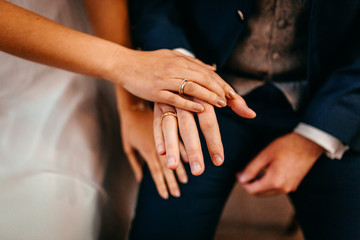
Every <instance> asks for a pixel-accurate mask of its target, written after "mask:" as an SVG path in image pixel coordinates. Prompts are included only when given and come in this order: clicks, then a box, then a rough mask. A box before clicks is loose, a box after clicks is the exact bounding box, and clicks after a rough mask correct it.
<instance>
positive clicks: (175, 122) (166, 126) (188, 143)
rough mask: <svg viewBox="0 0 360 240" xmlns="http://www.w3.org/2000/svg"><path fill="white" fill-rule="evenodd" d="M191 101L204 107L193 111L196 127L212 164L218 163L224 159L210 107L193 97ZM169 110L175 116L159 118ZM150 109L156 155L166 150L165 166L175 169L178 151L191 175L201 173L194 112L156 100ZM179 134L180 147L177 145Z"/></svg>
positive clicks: (199, 148) (199, 149) (200, 157)
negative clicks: (166, 161)
mask: <svg viewBox="0 0 360 240" xmlns="http://www.w3.org/2000/svg"><path fill="white" fill-rule="evenodd" d="M194 101H196V102H197V103H200V104H202V105H203V106H204V108H205V110H204V111H203V112H201V113H197V116H198V119H199V124H200V128H201V131H202V132H203V135H204V137H205V140H206V143H207V146H208V150H209V153H210V156H211V158H212V161H213V163H214V164H215V165H216V166H220V165H221V164H222V163H223V162H224V149H223V145H222V141H221V136H220V131H219V126H218V123H217V119H216V115H215V111H214V107H213V106H212V105H210V104H208V103H206V102H204V101H201V100H198V99H194ZM169 111H170V112H176V114H177V118H174V117H173V116H167V117H164V118H163V120H162V121H161V116H162V114H164V113H165V112H169ZM154 112H155V116H154V136H155V142H156V146H157V149H158V153H159V154H165V153H166V156H167V159H168V167H169V168H170V169H176V168H177V166H178V163H179V162H180V156H179V155H180V154H179V152H180V153H181V156H182V158H183V160H185V161H188V162H189V163H190V168H191V172H192V174H193V175H200V174H202V173H203V172H204V169H205V165H204V158H203V153H202V149H201V143H200V138H199V132H198V129H197V125H196V122H195V117H194V114H193V113H192V112H189V111H186V110H183V109H179V108H176V109H175V108H173V107H171V106H169V105H166V104H158V103H156V104H155V109H154ZM179 134H180V137H181V140H182V142H183V145H184V147H182V145H181V144H179V142H180V141H179ZM179 146H180V147H179ZM179 149H180V150H179Z"/></svg>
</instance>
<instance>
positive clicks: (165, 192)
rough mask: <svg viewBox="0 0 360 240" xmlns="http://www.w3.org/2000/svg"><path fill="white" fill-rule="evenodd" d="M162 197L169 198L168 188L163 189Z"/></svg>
mask: <svg viewBox="0 0 360 240" xmlns="http://www.w3.org/2000/svg"><path fill="white" fill-rule="evenodd" d="M161 197H162V198H164V199H168V198H169V193H168V192H167V191H166V190H163V191H161Z"/></svg>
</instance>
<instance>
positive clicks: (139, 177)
mask: <svg viewBox="0 0 360 240" xmlns="http://www.w3.org/2000/svg"><path fill="white" fill-rule="evenodd" d="M135 178H136V181H137V182H140V181H141V178H142V175H141V174H140V173H137V174H135Z"/></svg>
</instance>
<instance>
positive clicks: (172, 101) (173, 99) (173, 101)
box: [166, 94, 176, 105]
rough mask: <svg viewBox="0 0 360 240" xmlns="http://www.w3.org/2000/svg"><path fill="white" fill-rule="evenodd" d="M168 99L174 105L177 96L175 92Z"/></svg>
mask: <svg viewBox="0 0 360 240" xmlns="http://www.w3.org/2000/svg"><path fill="white" fill-rule="evenodd" d="M166 100H167V101H166V102H167V103H168V104H170V105H174V104H175V103H176V97H175V95H173V94H171V95H169V96H168V97H167V99H166Z"/></svg>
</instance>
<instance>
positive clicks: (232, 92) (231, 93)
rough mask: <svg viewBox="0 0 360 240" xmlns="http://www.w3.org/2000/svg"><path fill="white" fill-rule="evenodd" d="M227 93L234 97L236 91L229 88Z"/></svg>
mask: <svg viewBox="0 0 360 240" xmlns="http://www.w3.org/2000/svg"><path fill="white" fill-rule="evenodd" d="M229 95H230V97H231V98H235V96H236V93H235V92H234V91H233V90H232V89H230V90H229Z"/></svg>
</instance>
